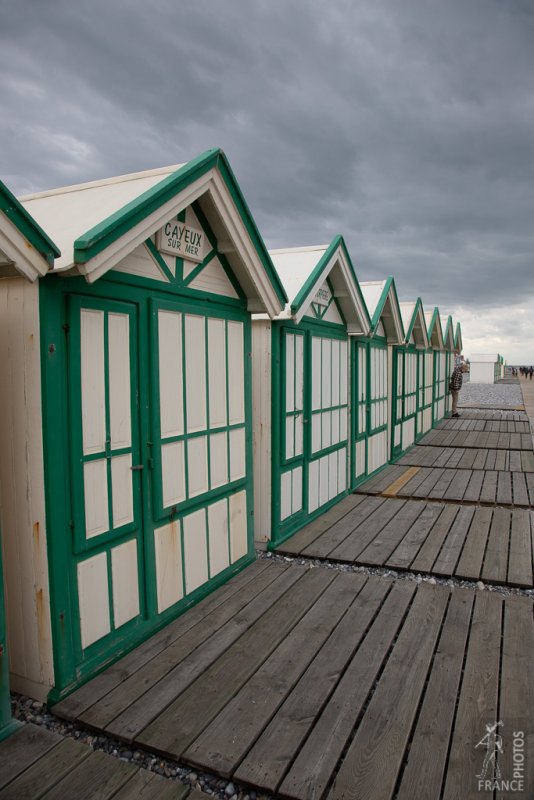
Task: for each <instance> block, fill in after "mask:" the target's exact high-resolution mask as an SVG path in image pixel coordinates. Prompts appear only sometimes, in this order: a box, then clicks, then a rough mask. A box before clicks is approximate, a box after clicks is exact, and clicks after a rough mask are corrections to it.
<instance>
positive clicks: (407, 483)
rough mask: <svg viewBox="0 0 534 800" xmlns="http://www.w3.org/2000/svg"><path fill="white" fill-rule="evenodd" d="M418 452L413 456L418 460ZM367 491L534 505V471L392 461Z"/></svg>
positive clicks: (373, 479)
mask: <svg viewBox="0 0 534 800" xmlns="http://www.w3.org/2000/svg"><path fill="white" fill-rule="evenodd" d="M416 458H417V455H416V454H415V455H414V456H413V457H412V460H415V459H416ZM358 491H360V492H362V493H364V494H384V495H386V496H391V495H395V496H396V497H407V498H410V497H412V498H414V499H418V500H448V501H454V502H463V503H477V504H481V505H487V504H489V505H496V504H497V505H508V506H519V507H526V508H529V507H531V506H533V505H534V472H519V471H516V470H514V471H510V470H508V471H506V470H498V469H468V468H467V467H465V466H464V467H463V468H461V467H458V468H452V467H443V468H440V467H418V466H404V465H396V464H393V465H391V466H389V467H386V469H385V470H383V471H382V472H380V473H379V474H378V475H377V476H375V478H372V479H371V480H370V481H368V482H367V483H365V484H363V485H362V486H361V487H360V488H359V490H358Z"/></svg>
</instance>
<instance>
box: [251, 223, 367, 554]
mask: <svg viewBox="0 0 534 800" xmlns="http://www.w3.org/2000/svg"><path fill="white" fill-rule="evenodd" d="M270 255H271V258H272V260H273V262H274V265H275V267H276V270H277V272H278V274H279V276H280V279H281V281H282V284H283V286H284V289H285V291H286V293H287V296H288V298H289V302H288V304H287V305H286V307H285V309H284V311H283V312H282V313H281V314H279V315H278V316H277V317H276V318H275V319H274V320H273V321H271V320H269V319H266V318H265V317H255V318H254V321H253V326H252V356H253V357H252V362H253V376H254V381H253V399H254V467H255V469H254V500H255V531H256V539H257V540H259V541H262V542H270V543H279V542H280V541H282V540H283V539H285V538H287V537H288V536H290V535H291V534H292V533H294V532H295V531H296V530H298V529H299V528H300V527H302V526H303V525H304V524H306V522H308V521H309V520H310V519H312V518H313V517H314V516H316V515H317V514H319V513H322V512H323V511H324V510H325V509H327V508H328V507H330V506H331V505H333V504H334V503H335V502H337V501H338V500H339V499H341V498H342V497H343V496H344V495H345V494H346V493H347V491H348V490H349V488H350V472H349V464H350V463H351V458H352V452H351V430H350V412H349V404H350V342H351V341H352V340H354V341H356V340H359V339H360V337H362V336H365V335H367V334H368V332H369V328H370V320H369V317H368V314H367V310H366V307H365V303H364V301H363V298H362V295H361V291H360V288H359V285H358V280H357V278H356V275H355V272H354V268H353V266H352V263H351V260H350V257H349V254H348V252H347V249H346V247H345V243H344V241H343V239H342V237H341V236H337V237H336V238H335V239H334V240H333V241H332V242H331V244H330V245H329V246H322V247H300V248H291V249H288V250H271V251H270Z"/></svg>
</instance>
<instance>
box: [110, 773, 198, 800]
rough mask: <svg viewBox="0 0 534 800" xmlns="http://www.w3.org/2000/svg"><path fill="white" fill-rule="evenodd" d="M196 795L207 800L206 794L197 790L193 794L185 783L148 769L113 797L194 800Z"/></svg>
mask: <svg viewBox="0 0 534 800" xmlns="http://www.w3.org/2000/svg"><path fill="white" fill-rule="evenodd" d="M195 794H196V795H197V796H198V798H199V800H207V795H206V794H204V792H199V791H197V790H193V791H192V792H191V791H190V786H188V785H186V784H185V783H181V782H180V781H173V780H170V779H169V778H164V777H163V775H157V774H156V773H155V772H149V771H148V770H146V769H140V770H139V771H138V772H137V773H136V774H135V775H133V776H132V777H131V778H130V780H129V781H128V783H126V784H125V785H124V786H123V787H122V789H119V791H118V792H117V794H114V795H113V800H133V799H134V798H135V800H185V798H186V797H187V798H188V800H192V798H193V797H194V795H195Z"/></svg>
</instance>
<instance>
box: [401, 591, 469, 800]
mask: <svg viewBox="0 0 534 800" xmlns="http://www.w3.org/2000/svg"><path fill="white" fill-rule="evenodd" d="M473 602H474V593H473V592H469V591H467V590H462V589H456V590H455V591H454V592H453V593H452V596H451V601H450V604H449V608H448V609H447V616H446V618H445V623H444V626H443V631H442V633H441V636H440V640H439V645H438V649H437V652H436V657H435V659H434V663H433V664H432V671H431V673H430V679H429V682H428V687H427V689H426V692H425V697H424V701H423V704H422V707H421V713H420V716H419V719H418V720H417V726H416V729H415V732H414V735H413V738H412V742H411V745H410V751H409V754H408V761H407V764H406V768H405V770H404V773H403V776H402V781H401V784H400V787H399V793H398V797H397V800H414V798H419V797H420V798H423V797H428V798H438V797H440V795H441V786H442V782H443V776H444V774H445V765H446V763H447V753H448V747H449V740H450V737H451V732H452V725H453V719H454V710H455V707H456V698H457V695H458V689H459V685H460V679H461V675H462V665H463V657H464V652H465V647H466V643H467V636H468V633H469V625H470V621H471V610H472V607H473ZM438 708H439V713H436V709H438Z"/></svg>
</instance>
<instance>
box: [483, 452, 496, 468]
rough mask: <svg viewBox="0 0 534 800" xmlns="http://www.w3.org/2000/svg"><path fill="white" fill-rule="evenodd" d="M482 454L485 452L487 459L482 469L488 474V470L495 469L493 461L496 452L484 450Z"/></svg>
mask: <svg viewBox="0 0 534 800" xmlns="http://www.w3.org/2000/svg"><path fill="white" fill-rule="evenodd" d="M484 452H486V453H487V454H488V455H487V458H486V464H485V465H484V469H485V470H486V472H489V470H493V469H495V461H496V459H497V451H496V450H486V451H484Z"/></svg>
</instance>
